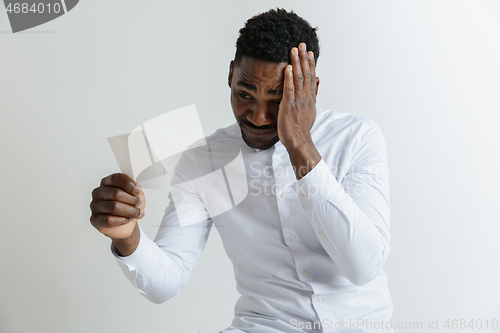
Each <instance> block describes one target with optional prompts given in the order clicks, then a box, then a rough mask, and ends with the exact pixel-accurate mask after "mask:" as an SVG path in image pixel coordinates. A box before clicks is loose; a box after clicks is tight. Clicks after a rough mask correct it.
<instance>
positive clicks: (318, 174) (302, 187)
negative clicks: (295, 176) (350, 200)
mask: <svg viewBox="0 0 500 333" xmlns="http://www.w3.org/2000/svg"><path fill="white" fill-rule="evenodd" d="M290 186H291V187H292V189H293V190H294V191H295V193H297V194H298V196H299V198H300V202H301V203H302V206H303V207H304V210H305V211H306V212H308V211H310V210H312V209H313V208H314V207H316V206H317V205H319V204H321V203H323V202H325V200H326V199H327V198H329V197H331V196H332V195H333V194H335V193H338V192H339V191H342V190H343V189H342V186H341V185H340V184H339V183H338V181H337V179H335V177H334V176H333V175H332V173H331V172H330V170H329V169H328V166H327V165H326V162H325V161H324V160H323V159H321V161H319V163H318V164H317V165H316V166H315V167H314V168H313V169H312V170H311V171H309V172H308V173H307V175H305V176H304V177H302V178H301V179H300V180H298V181H296V182H295V183H293V184H291V185H290Z"/></svg>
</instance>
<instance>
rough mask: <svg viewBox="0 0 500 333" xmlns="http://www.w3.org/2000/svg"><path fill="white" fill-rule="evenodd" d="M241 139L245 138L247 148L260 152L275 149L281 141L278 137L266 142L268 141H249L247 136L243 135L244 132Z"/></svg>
mask: <svg viewBox="0 0 500 333" xmlns="http://www.w3.org/2000/svg"><path fill="white" fill-rule="evenodd" d="M241 137H242V138H243V141H245V143H246V144H247V146H249V147H250V148H254V149H260V150H266V149H269V148H271V147H273V146H274V145H275V144H276V143H277V142H278V141H280V139H279V138H278V136H277V135H276V136H275V137H273V138H272V139H270V140H266V141H260V140H253V139H249V138H248V137H247V136H246V135H245V133H243V131H241Z"/></svg>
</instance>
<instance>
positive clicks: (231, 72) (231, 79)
mask: <svg viewBox="0 0 500 333" xmlns="http://www.w3.org/2000/svg"><path fill="white" fill-rule="evenodd" d="M233 74H234V61H233V60H231V62H230V63H229V75H228V76H227V84H228V85H229V88H231V83H232V82H233Z"/></svg>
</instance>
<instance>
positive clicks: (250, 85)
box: [236, 81, 283, 96]
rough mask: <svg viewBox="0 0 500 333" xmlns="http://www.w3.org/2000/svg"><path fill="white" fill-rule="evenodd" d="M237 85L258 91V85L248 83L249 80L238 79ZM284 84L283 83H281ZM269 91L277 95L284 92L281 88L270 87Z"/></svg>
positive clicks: (270, 93)
mask: <svg viewBox="0 0 500 333" xmlns="http://www.w3.org/2000/svg"><path fill="white" fill-rule="evenodd" d="M236 85H237V86H242V87H244V88H246V89H248V90H252V91H257V87H256V86H255V85H253V84H251V83H248V82H244V81H238V82H237V83H236ZM280 86H282V85H280ZM280 86H278V87H277V88H279V87H280ZM267 93H268V94H269V95H276V96H280V95H281V94H282V93H283V90H280V89H269V90H268V91H267Z"/></svg>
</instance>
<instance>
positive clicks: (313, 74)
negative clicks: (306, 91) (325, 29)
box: [307, 51, 316, 95]
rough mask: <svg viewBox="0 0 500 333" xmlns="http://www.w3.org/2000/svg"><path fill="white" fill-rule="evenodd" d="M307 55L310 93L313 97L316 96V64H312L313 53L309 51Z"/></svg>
mask: <svg viewBox="0 0 500 333" xmlns="http://www.w3.org/2000/svg"><path fill="white" fill-rule="evenodd" d="M307 55H308V58H309V68H310V69H311V87H312V89H311V91H312V94H313V95H316V63H315V62H314V52H313V51H309V52H308V53H307Z"/></svg>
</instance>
